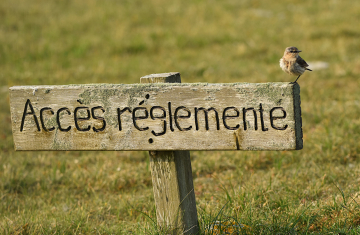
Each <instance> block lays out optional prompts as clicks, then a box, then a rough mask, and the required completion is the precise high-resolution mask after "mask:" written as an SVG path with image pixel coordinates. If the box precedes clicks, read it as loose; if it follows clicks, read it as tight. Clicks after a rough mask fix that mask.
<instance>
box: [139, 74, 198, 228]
mask: <svg viewBox="0 0 360 235" xmlns="http://www.w3.org/2000/svg"><path fill="white" fill-rule="evenodd" d="M140 81H141V83H156V82H179V83H180V82H181V79H180V74H179V73H165V74H151V75H148V76H145V77H142V78H141V79H140ZM164 144H166V143H164ZM184 148H186V146H184ZM150 168H151V176H152V182H153V190H154V200H155V204H156V217H157V223H158V225H159V226H160V227H161V229H162V231H163V233H164V234H197V233H198V232H199V225H198V218H197V210H196V201H195V192H194V185H193V178H192V169H191V161H190V151H188V150H183V151H150Z"/></svg>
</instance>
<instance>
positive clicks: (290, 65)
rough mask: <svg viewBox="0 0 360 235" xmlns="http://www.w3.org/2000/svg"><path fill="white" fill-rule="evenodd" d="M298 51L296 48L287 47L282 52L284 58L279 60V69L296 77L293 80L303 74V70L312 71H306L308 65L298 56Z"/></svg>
mask: <svg viewBox="0 0 360 235" xmlns="http://www.w3.org/2000/svg"><path fill="white" fill-rule="evenodd" d="M299 52H301V51H299V50H298V49H297V48H296V47H287V48H286V49H285V52H284V56H283V57H282V58H281V59H280V67H281V68H282V70H283V71H284V72H286V73H288V74H290V75H295V76H298V77H297V78H296V80H295V82H293V83H296V81H297V80H298V79H299V77H300V76H301V75H302V74H303V73H304V72H305V70H309V71H312V70H311V69H308V68H307V67H309V65H308V64H307V63H306V61H305V60H303V59H302V58H301V57H300V56H299Z"/></svg>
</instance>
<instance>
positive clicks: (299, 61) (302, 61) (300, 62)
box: [296, 56, 309, 68]
mask: <svg viewBox="0 0 360 235" xmlns="http://www.w3.org/2000/svg"><path fill="white" fill-rule="evenodd" d="M296 62H297V63H298V64H299V65H300V66H301V67H303V68H306V67H309V65H308V64H307V63H306V61H305V60H303V58H301V57H300V56H298V57H297V59H296Z"/></svg>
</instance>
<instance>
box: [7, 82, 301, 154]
mask: <svg viewBox="0 0 360 235" xmlns="http://www.w3.org/2000/svg"><path fill="white" fill-rule="evenodd" d="M10 106H11V119H12V129H13V136H14V142H15V148H16V150H296V149H302V146H303V144H302V129H301V110H300V87H299V85H298V84H290V83H234V84H207V83H188V84H187V83H182V84H177V83H171V84H169V83H162V84H130V85H123V84H116V85H115V84H89V85H66V86H15V87H11V88H10Z"/></svg>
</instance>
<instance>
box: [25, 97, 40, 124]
mask: <svg viewBox="0 0 360 235" xmlns="http://www.w3.org/2000/svg"><path fill="white" fill-rule="evenodd" d="M28 106H29V108H30V112H27V109H28ZM27 115H33V117H34V120H35V123H36V127H37V130H38V131H40V126H39V121H38V119H37V117H36V115H35V111H34V108H33V106H32V105H31V102H30V100H29V99H28V100H27V101H26V104H25V108H24V113H23V116H22V119H21V126H20V131H23V129H24V122H25V117H26V116H27Z"/></svg>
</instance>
